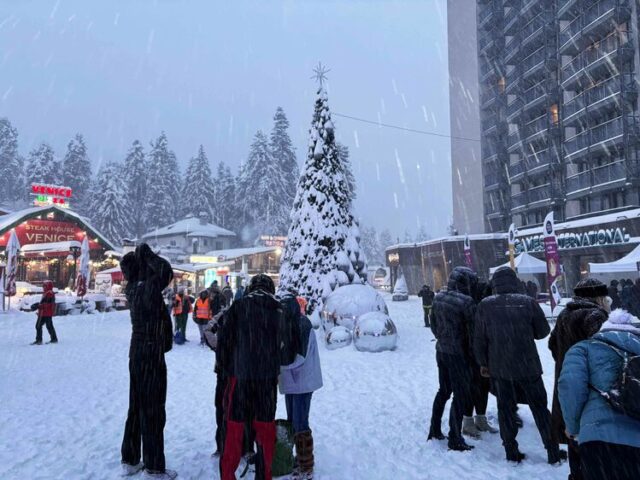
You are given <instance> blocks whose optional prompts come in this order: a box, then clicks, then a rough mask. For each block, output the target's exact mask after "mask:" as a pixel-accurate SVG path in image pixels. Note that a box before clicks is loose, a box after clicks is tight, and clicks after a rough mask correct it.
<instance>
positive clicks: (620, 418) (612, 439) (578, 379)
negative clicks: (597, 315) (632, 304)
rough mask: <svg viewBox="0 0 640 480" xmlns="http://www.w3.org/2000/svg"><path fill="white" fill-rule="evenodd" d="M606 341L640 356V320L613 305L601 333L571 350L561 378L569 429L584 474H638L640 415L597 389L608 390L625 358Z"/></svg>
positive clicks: (591, 477)
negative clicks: (622, 408) (632, 414)
mask: <svg viewBox="0 0 640 480" xmlns="http://www.w3.org/2000/svg"><path fill="white" fill-rule="evenodd" d="M603 342H608V343H611V344H613V345H616V346H617V347H618V348H619V349H620V350H624V351H626V352H628V353H629V354H630V355H640V320H638V318H636V317H634V316H633V315H631V314H629V313H628V312H626V311H624V310H620V309H618V310H615V311H614V312H612V313H611V314H610V315H609V319H608V320H607V321H606V322H605V323H604V324H603V325H602V327H601V329H600V332H598V333H596V334H595V335H594V336H592V337H591V338H590V339H588V340H583V341H582V342H579V343H577V344H576V345H574V346H573V347H572V348H571V349H570V350H569V351H568V352H567V354H566V356H565V359H564V363H563V366H562V371H561V373H560V378H559V380H558V396H559V399H560V407H561V409H562V416H563V418H564V422H565V425H566V432H565V433H566V435H567V437H568V438H570V439H572V440H577V442H578V443H579V445H580V462H581V467H582V468H581V470H582V476H583V478H584V479H586V480H614V479H615V480H618V479H629V480H631V479H640V420H636V419H634V418H632V417H630V416H628V415H625V414H624V413H621V412H618V411H617V410H614V409H613V408H612V407H611V405H610V404H609V403H608V402H607V401H606V400H605V399H604V398H603V397H602V396H601V395H600V393H598V392H597V391H596V390H595V389H598V390H600V391H603V392H607V391H609V390H610V389H611V388H612V386H613V384H614V383H615V382H616V380H617V379H618V377H619V375H620V372H621V370H622V362H623V360H622V357H621V356H620V355H619V354H618V353H616V351H615V350H614V349H613V348H612V347H611V346H609V345H607V344H606V343H603Z"/></svg>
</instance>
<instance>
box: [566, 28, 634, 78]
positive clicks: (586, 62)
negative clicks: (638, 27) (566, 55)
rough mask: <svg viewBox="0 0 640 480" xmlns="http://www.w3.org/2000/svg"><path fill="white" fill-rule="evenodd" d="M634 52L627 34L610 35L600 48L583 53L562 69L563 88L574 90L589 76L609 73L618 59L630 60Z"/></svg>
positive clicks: (601, 42) (600, 44) (602, 41)
mask: <svg viewBox="0 0 640 480" xmlns="http://www.w3.org/2000/svg"><path fill="white" fill-rule="evenodd" d="M620 36H622V38H620ZM633 52H634V50H633V44H632V42H630V41H629V36H628V34H627V33H626V32H617V33H613V34H611V35H609V36H608V37H606V38H605V39H603V40H601V41H600V42H599V46H598V48H590V49H588V50H585V51H583V52H582V53H580V54H578V55H576V56H575V57H574V58H573V59H572V60H571V61H570V62H569V63H567V64H566V65H565V66H564V67H562V78H563V80H562V88H563V89H565V90H572V89H573V88H572V87H575V86H576V85H577V84H578V83H579V82H580V80H582V79H583V77H585V76H586V75H587V74H589V75H590V76H591V77H597V76H598V74H600V72H601V73H602V74H605V73H608V72H609V71H610V69H611V64H612V63H614V62H615V60H616V58H618V57H620V59H621V60H623V61H624V60H627V59H630V58H631V57H632V56H633Z"/></svg>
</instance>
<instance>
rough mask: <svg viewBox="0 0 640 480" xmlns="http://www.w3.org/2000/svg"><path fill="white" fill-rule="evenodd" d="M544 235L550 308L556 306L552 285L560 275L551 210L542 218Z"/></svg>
mask: <svg viewBox="0 0 640 480" xmlns="http://www.w3.org/2000/svg"><path fill="white" fill-rule="evenodd" d="M543 229H544V232H543V235H544V258H545V261H546V262H547V285H549V297H550V298H549V301H550V303H551V310H552V311H553V309H554V308H555V306H556V296H557V295H554V292H553V286H554V282H555V281H556V279H557V278H558V277H559V276H560V275H562V269H561V267H560V253H559V252H558V241H557V239H556V233H555V229H554V226H553V212H551V213H550V214H549V215H547V217H546V218H545V219H544V224H543Z"/></svg>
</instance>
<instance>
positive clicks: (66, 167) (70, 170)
mask: <svg viewBox="0 0 640 480" xmlns="http://www.w3.org/2000/svg"><path fill="white" fill-rule="evenodd" d="M62 170H63V180H62V183H63V184H64V186H65V187H70V188H71V189H72V190H73V208H74V210H77V211H79V212H81V213H84V212H86V210H87V205H88V204H87V195H88V193H89V189H90V188H91V163H90V162H89V158H88V157H87V147H86V145H85V144H84V138H83V137H82V135H80V134H77V135H76V136H75V137H74V138H73V139H72V140H71V141H70V142H69V144H68V145H67V153H66V155H65V156H64V159H63V163H62Z"/></svg>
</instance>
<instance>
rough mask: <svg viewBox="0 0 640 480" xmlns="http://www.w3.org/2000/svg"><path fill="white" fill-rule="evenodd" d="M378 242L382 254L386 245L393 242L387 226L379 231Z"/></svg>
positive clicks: (388, 245)
mask: <svg viewBox="0 0 640 480" xmlns="http://www.w3.org/2000/svg"><path fill="white" fill-rule="evenodd" d="M378 243H379V244H380V249H381V250H382V252H383V254H384V251H385V249H386V248H387V247H390V246H391V245H393V244H394V243H395V242H394V241H393V237H392V236H391V232H390V231H389V229H388V228H385V229H384V230H382V231H381V232H380V237H379V239H378Z"/></svg>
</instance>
